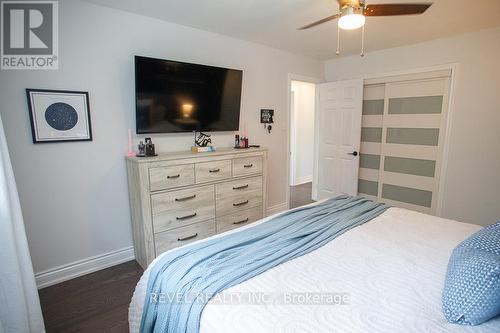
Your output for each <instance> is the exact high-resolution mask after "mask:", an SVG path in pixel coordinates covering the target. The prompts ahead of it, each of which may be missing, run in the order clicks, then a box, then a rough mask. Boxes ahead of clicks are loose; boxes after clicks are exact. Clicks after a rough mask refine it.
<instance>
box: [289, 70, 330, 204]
mask: <svg viewBox="0 0 500 333" xmlns="http://www.w3.org/2000/svg"><path fill="white" fill-rule="evenodd" d="M292 81H302V82H309V83H314V84H316V85H317V84H318V83H323V82H324V80H322V79H320V78H316V77H312V76H304V75H300V74H293V73H288V80H287V99H286V103H287V107H286V110H287V112H286V118H287V119H286V123H287V126H286V131H285V132H286V182H285V183H286V184H285V185H286V188H285V193H286V202H285V204H286V209H290V176H291V174H290V153H291V142H290V141H291V140H290V135H291V133H290V130H291V127H292V117H291V115H292V110H291V107H292V103H291V98H292ZM315 90H316V91H315V93H316V97H315V100H314V114H315V120H314V127H315V129H314V133H315V134H314V135H316V114H317V111H318V110H317V109H318V88H317V87H316V89H315ZM313 175H314V169H313ZM313 177H314V176H313Z"/></svg>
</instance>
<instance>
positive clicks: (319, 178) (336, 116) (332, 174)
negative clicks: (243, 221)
mask: <svg viewBox="0 0 500 333" xmlns="http://www.w3.org/2000/svg"><path fill="white" fill-rule="evenodd" d="M318 88H319V89H318V90H319V97H318V100H319V103H318V104H319V105H318V109H317V112H316V128H317V130H316V140H315V168H314V177H313V199H314V200H321V199H325V198H331V197H334V196H337V195H339V194H348V195H356V194H357V192H358V169H359V148H360V141H361V113H362V107H363V80H361V79H359V80H349V81H339V82H330V83H322V84H319V85H318Z"/></svg>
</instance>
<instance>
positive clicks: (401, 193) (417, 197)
mask: <svg viewBox="0 0 500 333" xmlns="http://www.w3.org/2000/svg"><path fill="white" fill-rule="evenodd" d="M382 198H385V199H390V200H395V201H400V202H406V203H409V204H412V205H417V206H423V207H431V204H432V192H431V191H424V190H418V189H415V188H410V187H402V186H395V185H389V184H383V185H382Z"/></svg>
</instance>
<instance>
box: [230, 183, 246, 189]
mask: <svg viewBox="0 0 500 333" xmlns="http://www.w3.org/2000/svg"><path fill="white" fill-rule="evenodd" d="M247 187H248V184H246V185H243V186H233V190H242V189H244V188H247Z"/></svg>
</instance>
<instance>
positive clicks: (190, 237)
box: [177, 233, 198, 242]
mask: <svg viewBox="0 0 500 333" xmlns="http://www.w3.org/2000/svg"><path fill="white" fill-rule="evenodd" d="M196 237H198V233H195V234H194V235H191V236H187V237H184V238H177V241H178V242H182V241H187V240H189V239H193V238H196Z"/></svg>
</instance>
